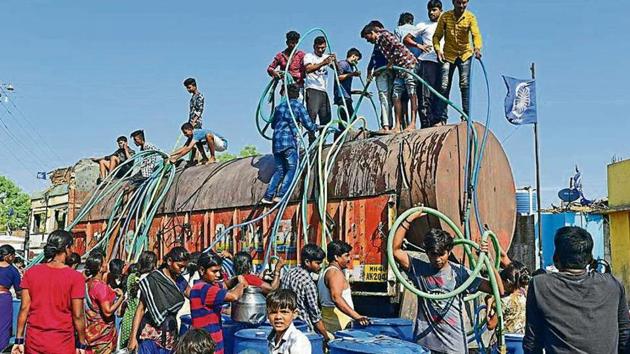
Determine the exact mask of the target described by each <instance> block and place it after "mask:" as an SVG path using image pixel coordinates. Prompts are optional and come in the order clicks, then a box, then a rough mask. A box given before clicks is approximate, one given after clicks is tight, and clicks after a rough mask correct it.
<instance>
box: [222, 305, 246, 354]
mask: <svg viewBox="0 0 630 354" xmlns="http://www.w3.org/2000/svg"><path fill="white" fill-rule="evenodd" d="M221 322H222V325H223V349H224V352H225V354H233V353H236V351H234V349H235V346H236V333H237V332H238V331H240V330H243V329H249V328H254V326H253V325H250V324H247V323H241V322H236V321H234V320H232V317H230V316H227V315H221Z"/></svg>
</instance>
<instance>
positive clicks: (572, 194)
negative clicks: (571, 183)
mask: <svg viewBox="0 0 630 354" xmlns="http://www.w3.org/2000/svg"><path fill="white" fill-rule="evenodd" d="M558 198H560V200H562V201H563V202H567V203H571V202H574V201H576V200H578V199H580V191H578V190H577V189H573V188H565V189H562V190H561V191H560V192H558Z"/></svg>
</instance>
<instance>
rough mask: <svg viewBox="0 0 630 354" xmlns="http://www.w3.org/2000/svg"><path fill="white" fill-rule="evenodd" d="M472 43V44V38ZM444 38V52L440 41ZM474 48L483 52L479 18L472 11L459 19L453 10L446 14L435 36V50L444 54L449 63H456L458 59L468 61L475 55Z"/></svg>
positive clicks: (438, 25) (441, 17)
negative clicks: (478, 23)
mask: <svg viewBox="0 0 630 354" xmlns="http://www.w3.org/2000/svg"><path fill="white" fill-rule="evenodd" d="M471 34H472V41H473V43H472V44H471V43H470V36H471ZM442 37H444V50H442V45H441V43H440V40H442ZM473 45H474V48H476V49H479V50H481V46H482V40H481V32H479V25H477V18H476V17H475V15H473V13H472V12H470V11H464V13H463V14H462V16H461V17H460V18H459V19H455V12H454V11H453V10H451V11H447V12H445V13H444V14H443V15H442V16H440V19H439V20H438V24H437V28H436V29H435V34H434V35H433V48H435V51H436V52H437V51H441V50H442V52H443V53H444V59H446V61H448V62H449V63H455V61H456V60H457V59H461V60H462V61H466V60H468V58H470V57H471V56H472V55H473Z"/></svg>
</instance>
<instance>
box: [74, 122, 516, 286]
mask: <svg viewBox="0 0 630 354" xmlns="http://www.w3.org/2000/svg"><path fill="white" fill-rule="evenodd" d="M475 128H476V131H477V134H478V136H479V137H481V136H482V134H483V132H484V130H485V128H484V127H483V126H482V125H479V124H475ZM467 138H468V134H467V129H466V124H465V123H461V124H457V125H447V126H442V127H435V128H429V129H422V130H415V131H412V132H405V133H400V134H395V135H386V136H377V137H370V138H359V139H355V140H353V141H350V142H346V143H345V144H344V145H343V147H342V148H341V150H340V152H339V154H338V156H337V158H336V160H335V161H334V166H333V168H332V173H331V177H330V179H329V180H328V204H327V218H326V219H327V221H326V222H327V224H328V225H329V226H330V227H331V229H332V230H333V238H335V239H343V240H345V241H346V242H348V243H349V244H351V245H352V246H353V250H352V257H353V264H352V269H351V270H350V272H349V273H350V281H351V283H352V288H353V291H354V293H355V294H357V295H382V296H385V295H394V294H395V293H396V291H397V290H396V289H397V287H396V286H395V278H394V277H393V274H391V272H390V271H389V270H388V267H387V262H386V258H387V257H386V252H385V245H386V238H387V234H388V232H389V228H390V226H391V225H392V224H393V221H394V220H395V218H396V216H397V215H398V214H400V213H401V212H403V211H404V210H406V209H408V208H409V207H411V206H416V205H425V206H429V207H433V208H436V209H438V210H440V211H441V212H443V213H445V214H446V215H447V216H449V217H450V218H452V219H453V220H454V221H455V223H457V224H461V221H462V215H463V212H464V208H465V204H466V200H465V182H464V181H465V165H466V154H467ZM273 169H274V162H273V157H272V156H271V155H266V156H260V157H252V158H243V159H237V160H233V161H229V162H226V163H217V164H212V165H208V166H198V167H191V168H187V169H184V170H181V171H178V172H177V175H176V180H175V183H174V184H173V186H172V187H171V188H170V190H169V191H168V194H167V195H166V198H165V199H164V202H163V203H162V205H161V206H160V209H159V213H158V215H157V216H156V218H155V219H154V220H153V223H152V226H151V230H150V233H149V245H148V246H149V249H152V250H154V251H156V252H157V253H158V254H159V255H163V254H164V253H165V252H167V251H168V249H170V248H172V247H174V246H176V245H184V246H185V247H186V248H188V249H189V250H190V251H199V250H203V249H204V248H206V247H207V246H208V245H210V244H211V243H212V241H213V240H214V238H215V237H216V236H217V234H220V233H221V231H222V230H224V229H225V228H226V227H229V226H230V225H235V224H239V223H241V222H243V221H245V220H248V219H251V218H252V217H255V216H258V215H261V214H262V213H264V212H265V210H266V209H265V208H264V207H262V206H259V203H258V202H259V201H260V199H261V198H262V196H263V193H264V191H265V189H266V187H267V183H268V182H269V180H270V179H271V175H272V174H273ZM313 175H315V174H313ZM312 178H313V181H312V183H310V186H314V185H315V184H316V181H315V180H314V179H315V176H312ZM301 188H302V184H301V183H300V184H299V185H298V188H297V189H296V191H295V192H294V194H293V196H292V202H291V203H290V205H289V207H288V208H287V209H286V211H285V212H284V213H283V215H281V216H280V217H281V219H282V220H281V224H280V229H279V232H278V234H277V248H276V250H277V253H278V255H279V256H281V257H283V258H286V259H287V260H288V264H297V263H298V262H299V251H298V250H299V249H300V248H301V247H302V245H303V244H304V242H305V241H304V240H305V239H308V241H309V242H314V243H317V244H321V236H320V235H321V230H320V221H319V220H320V219H319V215H318V212H317V209H316V207H315V204H314V202H312V203H309V207H308V213H307V222H308V225H309V227H308V229H307V230H304V229H303V228H302V226H301V225H302V220H301V217H302V216H301V213H300V212H299V208H298V207H299V206H298V201H299V200H300V197H301V196H302V193H304V192H306V193H308V195H309V196H310V197H313V195H314V191H313V190H312V188H311V190H308V191H303V190H301ZM477 196H478V210H479V216H480V220H481V221H482V223H483V224H484V225H487V227H489V228H491V229H492V230H493V231H494V232H495V233H496V234H497V235H498V236H499V239H500V243H501V246H502V247H503V248H504V249H507V248H508V247H509V245H510V242H511V239H512V235H513V231H514V225H515V217H516V200H515V186H514V179H513V177H512V171H511V169H510V165H509V162H508V159H507V157H506V155H505V152H504V151H503V149H502V147H501V145H500V143H499V141H498V140H497V139H496V137H495V136H494V135H493V134H492V133H490V134H489V136H488V141H487V144H486V147H485V151H484V155H483V160H482V162H481V168H480V172H479V184H478V186H477ZM114 199H115V198H114V197H113V196H112V197H110V198H109V199H105V200H103V201H102V202H101V203H100V204H98V205H96V207H94V208H93V209H92V210H91V212H90V213H89V214H88V217H87V218H85V219H84V220H82V221H81V222H80V223H79V224H78V225H77V226H76V227H75V228H74V230H73V231H74V233H75V236H76V237H77V239H78V241H79V242H78V243H79V244H81V245H84V247H87V248H89V247H90V246H91V245H93V244H95V243H96V239H97V238H98V236H99V235H100V233H102V232H103V230H105V228H106V222H107V219H108V217H109V215H110V212H111V210H112V207H113V204H114ZM276 217H278V216H277V215H276V213H272V214H271V215H269V216H267V217H265V218H263V219H262V220H261V221H260V222H259V223H257V224H255V225H251V226H248V227H246V228H236V229H234V230H233V232H231V234H230V235H229V237H226V238H225V239H224V240H223V241H222V242H220V243H219V244H218V245H217V249H219V250H220V249H228V250H230V251H232V252H235V251H240V250H245V251H249V252H251V254H252V256H253V257H254V259H255V264H257V265H259V266H260V265H261V264H262V260H263V254H264V250H265V249H266V247H267V245H268V242H269V241H270V240H269V235H270V233H271V228H272V225H273V222H274V221H275V219H276ZM471 219H472V220H473V221H474V220H475V217H474V215H473V216H472V218H471ZM428 227H441V228H445V229H448V227H447V226H446V225H442V224H441V221H439V220H437V219H431V218H423V219H421V220H420V222H418V223H417V225H414V228H413V229H412V232H413V237H412V239H413V240H416V241H420V238H421V235H422V234H423V232H424V231H425V230H426V229H427V228H428ZM472 231H473V239H475V238H478V237H479V233H478V228H477V226H476V224H474V223H473V226H472ZM110 249H111V247H110Z"/></svg>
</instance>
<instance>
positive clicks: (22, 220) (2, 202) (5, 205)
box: [0, 176, 31, 231]
mask: <svg viewBox="0 0 630 354" xmlns="http://www.w3.org/2000/svg"><path fill="white" fill-rule="evenodd" d="M30 211H31V198H30V197H29V196H28V194H26V193H24V191H22V190H21V189H20V187H18V186H17V185H16V184H15V183H14V182H13V181H11V180H10V179H8V178H6V177H4V176H0V230H3V231H7V226H8V227H9V229H10V230H16V229H22V228H25V227H26V226H27V225H28V218H29V214H30Z"/></svg>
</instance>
